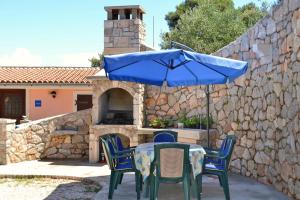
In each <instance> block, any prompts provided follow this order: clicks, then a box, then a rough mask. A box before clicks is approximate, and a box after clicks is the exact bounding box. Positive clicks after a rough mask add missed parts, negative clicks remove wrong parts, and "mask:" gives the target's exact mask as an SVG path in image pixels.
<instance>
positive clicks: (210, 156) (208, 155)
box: [204, 153, 227, 159]
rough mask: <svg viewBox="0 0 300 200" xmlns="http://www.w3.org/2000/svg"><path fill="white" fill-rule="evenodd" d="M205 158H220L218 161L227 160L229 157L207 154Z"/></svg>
mask: <svg viewBox="0 0 300 200" xmlns="http://www.w3.org/2000/svg"><path fill="white" fill-rule="evenodd" d="M204 156H205V157H208V158H218V159H226V158H227V155H222V154H219V153H218V154H205V155H204Z"/></svg>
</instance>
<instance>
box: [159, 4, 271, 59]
mask: <svg viewBox="0 0 300 200" xmlns="http://www.w3.org/2000/svg"><path fill="white" fill-rule="evenodd" d="M188 2H190V1H186V2H185V3H182V4H180V5H179V6H177V7H176V11H175V12H173V13H168V14H167V15H166V19H167V21H168V24H169V28H170V31H169V32H167V33H163V34H162V43H161V47H162V48H168V47H169V45H170V41H176V42H180V43H183V44H185V45H187V46H189V47H191V48H193V49H195V50H196V51H198V52H202V53H208V54H209V53H213V52H215V51H217V50H218V49H220V48H222V47H224V46H226V45H227V44H229V43H230V42H232V41H233V40H235V39H236V38H237V37H238V36H240V35H241V34H242V33H243V32H244V31H246V29H247V28H249V27H251V26H252V25H254V24H255V23H256V22H257V21H258V20H259V19H260V18H262V17H263V16H264V15H265V14H266V11H265V10H264V9H265V8H259V7H257V6H256V5H255V4H253V3H250V4H247V5H245V6H243V7H241V8H237V9H236V8H235V7H234V4H233V1H232V0H218V1H215V0H194V1H192V2H193V3H194V4H192V5H193V7H188V5H189V4H188ZM195 2H197V3H198V4H197V5H196V6H194V5H195ZM183 8H184V9H183ZM173 15H174V16H176V17H173V18H171V17H170V16H173ZM177 15H178V16H177ZM176 19H177V20H176ZM170 24H171V25H170Z"/></svg>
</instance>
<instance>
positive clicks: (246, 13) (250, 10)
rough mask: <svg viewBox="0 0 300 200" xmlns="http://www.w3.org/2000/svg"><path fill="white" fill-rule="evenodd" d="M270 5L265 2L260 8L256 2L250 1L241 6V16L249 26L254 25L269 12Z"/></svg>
mask: <svg viewBox="0 0 300 200" xmlns="http://www.w3.org/2000/svg"><path fill="white" fill-rule="evenodd" d="M267 9H268V5H267V4H266V3H265V2H263V4H262V7H261V8H259V7H257V6H256V5H255V3H248V4H246V5H244V6H242V7H241V8H239V9H238V10H239V12H240V17H241V19H242V21H243V22H244V24H245V25H246V27H247V28H250V27H251V26H253V25H254V24H255V23H256V22H257V21H258V20H259V19H261V18H263V17H264V16H265V15H266V14H267Z"/></svg>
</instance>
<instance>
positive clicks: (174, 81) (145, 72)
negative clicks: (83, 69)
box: [104, 49, 248, 144]
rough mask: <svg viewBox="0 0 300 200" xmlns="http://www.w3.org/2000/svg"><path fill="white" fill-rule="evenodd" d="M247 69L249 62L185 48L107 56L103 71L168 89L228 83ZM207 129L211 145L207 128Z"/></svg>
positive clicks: (110, 77) (128, 79) (125, 79)
mask: <svg viewBox="0 0 300 200" xmlns="http://www.w3.org/2000/svg"><path fill="white" fill-rule="evenodd" d="M247 68H248V64H247V62H243V61H239V60H232V59H228V58H222V57H217V56H213V55H205V54H201V53H196V52H192V51H187V50H183V49H168V50H160V51H145V52H136V53H127V54H119V55H110V56H104V69H105V72H106V75H107V76H108V78H109V79H110V80H117V81H129V82H136V83H143V84H150V85H157V86H162V85H163V84H164V83H166V84H167V85H168V86H169V87H176V86H195V85H207V86H208V85H211V84H225V83H229V82H232V81H233V80H234V79H236V78H237V77H239V76H241V75H242V74H244V73H245V72H246V71H247ZM208 94H209V93H208ZM207 97H208V103H207V105H208V106H207V114H208V116H209V96H208V95H207ZM207 121H208V120H207ZM207 130H208V144H209V127H208V126H207Z"/></svg>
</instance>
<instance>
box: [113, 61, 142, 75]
mask: <svg viewBox="0 0 300 200" xmlns="http://www.w3.org/2000/svg"><path fill="white" fill-rule="evenodd" d="M138 62H140V61H135V62H132V63H129V64H127V65H123V66H121V67H119V68H116V69H113V70H111V71H109V72H108V73H110V72H113V71H116V70H119V69H122V68H124V67H127V66H129V65H133V64H135V63H138Z"/></svg>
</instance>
